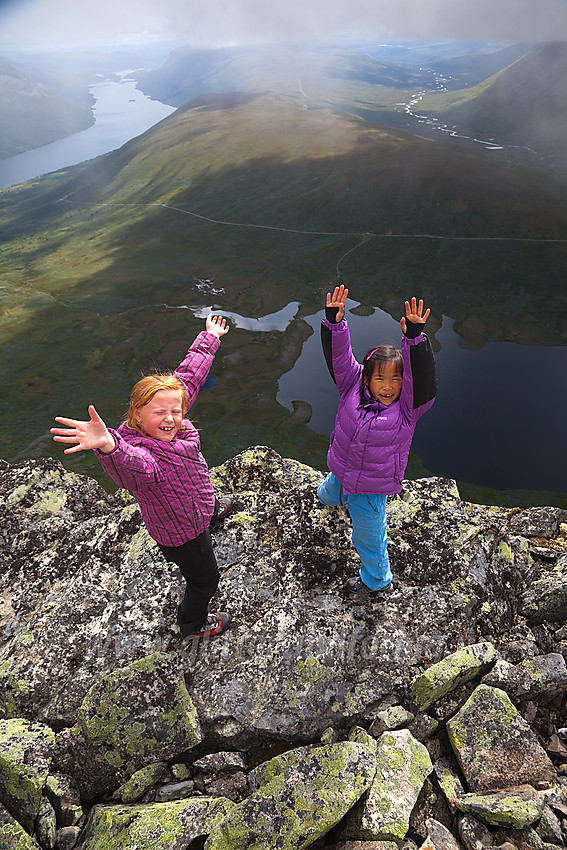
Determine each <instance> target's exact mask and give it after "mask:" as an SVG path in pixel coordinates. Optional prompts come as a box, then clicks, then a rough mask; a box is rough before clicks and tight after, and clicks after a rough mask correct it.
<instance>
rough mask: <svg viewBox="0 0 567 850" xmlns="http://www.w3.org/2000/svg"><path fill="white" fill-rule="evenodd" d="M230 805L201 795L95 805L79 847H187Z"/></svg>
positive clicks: (163, 849)
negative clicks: (166, 800)
mask: <svg viewBox="0 0 567 850" xmlns="http://www.w3.org/2000/svg"><path fill="white" fill-rule="evenodd" d="M233 806H234V804H233V803H231V802H230V801H228V800H222V799H213V798H204V797H193V798H192V799H189V800H177V801H174V802H169V803H151V804H148V805H145V806H102V805H99V806H95V807H94V808H93V809H92V811H91V814H90V816H89V821H88V823H87V826H86V827H85V830H84V836H83V839H84V843H83V845H82V850H109V848H110V847H120V850H186V848H187V846H188V845H189V844H190V843H191V842H192V841H194V840H195V839H196V838H200V837H201V836H203V835H207V834H208V833H209V832H210V831H211V829H214V826H215V824H216V823H217V822H218V821H219V820H221V819H223V818H224V817H226V815H227V813H228V812H230V810H231V808H232V807H233Z"/></svg>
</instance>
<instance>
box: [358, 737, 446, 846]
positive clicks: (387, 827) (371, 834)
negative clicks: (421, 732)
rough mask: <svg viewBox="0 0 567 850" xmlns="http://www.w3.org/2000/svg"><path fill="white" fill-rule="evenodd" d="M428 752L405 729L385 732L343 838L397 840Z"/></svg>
mask: <svg viewBox="0 0 567 850" xmlns="http://www.w3.org/2000/svg"><path fill="white" fill-rule="evenodd" d="M432 770H433V765H432V763H431V759H430V757H429V753H428V752H427V750H426V748H425V747H424V745H423V744H420V743H419V741H416V740H415V738H414V737H413V736H412V735H411V733H410V732H409V731H408V730H407V729H402V730H399V731H391V732H384V733H383V735H382V736H381V737H380V738H379V740H378V746H377V749H376V773H375V776H374V779H373V781H372V785H371V786H370V789H369V791H368V794H367V795H365V797H364V799H363V800H362V801H361V802H360V804H359V805H357V806H355V808H354V809H353V810H352V812H350V814H349V816H348V818H347V822H346V825H345V829H344V835H345V837H346V838H359V839H361V838H362V839H366V838H378V839H382V840H387V841H400V840H402V839H403V838H405V836H406V833H407V831H408V829H409V821H410V815H411V813H412V809H413V807H414V805H415V803H416V801H417V798H418V797H419V794H420V791H421V789H422V787H423V783H424V782H425V780H426V778H427V776H428V775H429V774H430V773H431V771H432Z"/></svg>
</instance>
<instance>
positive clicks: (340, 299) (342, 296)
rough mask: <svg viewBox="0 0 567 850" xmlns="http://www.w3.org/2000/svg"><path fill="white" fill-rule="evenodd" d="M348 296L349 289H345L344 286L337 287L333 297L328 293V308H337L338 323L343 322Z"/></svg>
mask: <svg viewBox="0 0 567 850" xmlns="http://www.w3.org/2000/svg"><path fill="white" fill-rule="evenodd" d="M347 296H348V289H345V288H344V286H343V285H342V283H341V285H340V286H335V291H334V292H333V294H332V295H331V293H330V292H327V307H336V308H337V318H336V321H337V322H341V321H342V320H343V318H344V315H345V304H346V300H347Z"/></svg>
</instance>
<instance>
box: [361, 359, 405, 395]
mask: <svg viewBox="0 0 567 850" xmlns="http://www.w3.org/2000/svg"><path fill="white" fill-rule="evenodd" d="M384 363H394V364H395V366H396V371H397V372H398V373H399V374H400V375H403V374H404V361H403V358H402V352H401V351H400V349H399V348H395V346H393V345H379V346H378V347H377V348H371V349H370V350H369V351H368V352H367V353H366V356H365V358H364V360H363V361H362V383H361V385H360V403H361V404H365V403H366V402H367V401H368V399H367V398H366V396H365V394H364V388H365V387H366V386H368V384H369V383H370V379H371V377H372V375H373V374H374V369H375V368H376V364H378V374H379V375H380V374H382V366H383V364H384Z"/></svg>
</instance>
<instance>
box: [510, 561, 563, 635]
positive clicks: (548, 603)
mask: <svg viewBox="0 0 567 850" xmlns="http://www.w3.org/2000/svg"><path fill="white" fill-rule="evenodd" d="M521 612H522V614H523V615H524V617H526V619H527V620H528V622H529V623H543V622H545V621H549V622H552V623H553V622H554V623H561V622H563V621H564V620H565V618H566V617H567V555H561V557H560V558H558V560H557V563H556V564H555V565H554V566H553V567H552V568H551V569H548V570H542V571H541V575H540V577H539V578H537V579H536V580H535V581H534V582H532V583H531V584H530V586H529V587H528V589H527V590H526V591H525V592H524V593H523V595H522V599H521Z"/></svg>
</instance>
